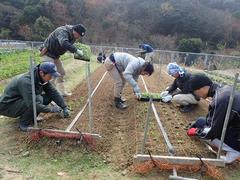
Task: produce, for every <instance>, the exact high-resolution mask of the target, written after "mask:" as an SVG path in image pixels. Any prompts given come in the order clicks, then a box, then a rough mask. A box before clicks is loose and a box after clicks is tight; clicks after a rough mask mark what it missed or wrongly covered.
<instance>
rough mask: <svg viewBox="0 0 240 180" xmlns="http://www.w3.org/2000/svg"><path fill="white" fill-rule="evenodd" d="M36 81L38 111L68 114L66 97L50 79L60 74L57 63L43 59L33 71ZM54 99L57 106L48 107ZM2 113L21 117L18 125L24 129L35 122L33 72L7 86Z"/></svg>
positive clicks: (0, 111) (2, 101)
mask: <svg viewBox="0 0 240 180" xmlns="http://www.w3.org/2000/svg"><path fill="white" fill-rule="evenodd" d="M33 74H34V75H33V76H34V81H35V94H36V110H37V114H39V113H60V112H62V113H63V116H64V117H65V118H67V117H69V110H68V108H67V105H66V104H65V102H64V99H63V97H62V96H61V95H60V93H59V92H58V91H57V89H56V88H55V87H54V86H53V85H52V84H51V83H50V82H49V81H50V80H51V79H52V78H53V77H57V76H59V75H60V74H59V73H58V72H57V71H56V66H55V64H53V63H51V62H44V63H41V64H39V65H37V66H36V67H35V68H34V72H33ZM51 101H54V102H55V103H56V105H55V106H48V104H49V103H50V102H51ZM0 115H3V116H8V117H13V118H16V117H19V121H20V122H19V124H20V125H19V127H20V130H22V131H27V128H28V127H29V126H31V125H33V100H32V84H31V75H30V72H28V73H26V74H23V75H20V76H17V77H16V78H14V79H13V80H12V81H11V82H10V83H9V84H8V85H7V87H6V88H5V90H4V92H3V94H2V96H0Z"/></svg>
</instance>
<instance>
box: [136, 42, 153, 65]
mask: <svg viewBox="0 0 240 180" xmlns="http://www.w3.org/2000/svg"><path fill="white" fill-rule="evenodd" d="M139 48H140V49H142V50H141V51H140V52H138V54H139V55H140V57H141V58H143V59H145V60H146V61H149V62H151V61H152V60H153V48H152V46H150V45H149V44H140V45H139Z"/></svg>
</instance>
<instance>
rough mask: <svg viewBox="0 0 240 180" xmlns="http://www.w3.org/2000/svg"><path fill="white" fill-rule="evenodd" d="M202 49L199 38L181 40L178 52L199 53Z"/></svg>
mask: <svg viewBox="0 0 240 180" xmlns="http://www.w3.org/2000/svg"><path fill="white" fill-rule="evenodd" d="M201 49H202V40H201V39H200V38H190V39H181V40H180V41H179V46H178V50H179V51H181V52H194V53H200V52H201Z"/></svg>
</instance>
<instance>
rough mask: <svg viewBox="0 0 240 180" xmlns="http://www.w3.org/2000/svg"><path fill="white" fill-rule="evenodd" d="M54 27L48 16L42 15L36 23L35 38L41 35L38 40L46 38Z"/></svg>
mask: <svg viewBox="0 0 240 180" xmlns="http://www.w3.org/2000/svg"><path fill="white" fill-rule="evenodd" d="M53 28H54V25H53V24H52V22H51V21H50V20H49V19H48V18H46V17H44V16H40V17H39V18H37V19H36V21H35V23H34V32H35V33H37V34H35V38H37V37H39V39H38V40H43V39H45V38H46V37H47V36H48V34H49V33H50V32H51V31H52V30H53Z"/></svg>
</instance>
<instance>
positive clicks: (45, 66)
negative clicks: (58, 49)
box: [39, 62, 61, 77]
mask: <svg viewBox="0 0 240 180" xmlns="http://www.w3.org/2000/svg"><path fill="white" fill-rule="evenodd" d="M39 70H40V71H42V72H44V73H45V74H51V76H53V77H58V76H61V75H60V74H59V73H58V72H57V70H56V66H55V64H54V63H51V62H43V63H41V64H40V66H39Z"/></svg>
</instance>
